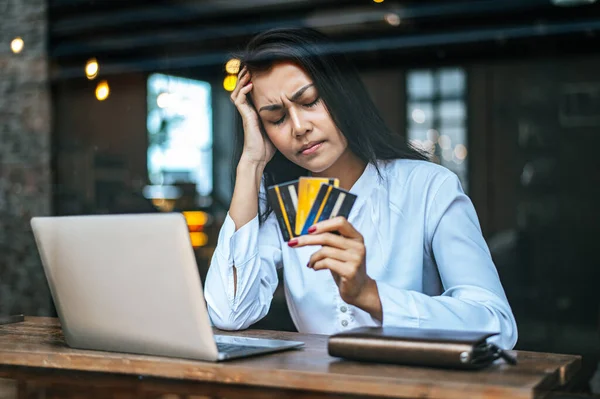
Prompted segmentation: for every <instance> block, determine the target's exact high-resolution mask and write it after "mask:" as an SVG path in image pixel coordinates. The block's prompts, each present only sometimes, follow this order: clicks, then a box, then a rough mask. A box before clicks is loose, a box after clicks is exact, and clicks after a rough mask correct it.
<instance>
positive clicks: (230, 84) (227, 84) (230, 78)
mask: <svg viewBox="0 0 600 399" xmlns="http://www.w3.org/2000/svg"><path fill="white" fill-rule="evenodd" d="M236 84H237V76H236V75H227V77H225V80H224V81H223V88H225V90H227V91H233V89H235V85H236Z"/></svg>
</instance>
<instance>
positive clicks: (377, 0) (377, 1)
mask: <svg viewBox="0 0 600 399" xmlns="http://www.w3.org/2000/svg"><path fill="white" fill-rule="evenodd" d="M373 1H374V2H375V3H383V0H373Z"/></svg>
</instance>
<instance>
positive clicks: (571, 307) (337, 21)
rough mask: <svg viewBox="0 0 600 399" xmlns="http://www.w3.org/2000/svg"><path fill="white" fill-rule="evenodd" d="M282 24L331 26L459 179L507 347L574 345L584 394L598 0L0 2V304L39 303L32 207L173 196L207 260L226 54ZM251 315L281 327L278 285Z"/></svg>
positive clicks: (154, 207)
mask: <svg viewBox="0 0 600 399" xmlns="http://www.w3.org/2000/svg"><path fill="white" fill-rule="evenodd" d="M284 26H310V27H313V28H316V29H319V30H321V31H323V32H325V33H327V34H329V35H331V36H332V37H334V38H335V40H336V41H337V43H338V46H339V47H338V49H339V50H340V51H343V52H344V53H346V54H347V56H348V57H349V58H350V59H352V60H353V61H354V62H355V64H356V65H357V67H358V68H359V69H360V72H361V75H362V78H363V80H364V83H365V84H366V86H367V88H368V89H369V91H370V93H371V95H372V97H373V100H374V101H375V103H376V104H377V105H378V107H379V109H380V110H381V113H382V115H383V117H384V118H385V119H386V121H387V122H388V124H389V125H390V127H391V128H393V129H394V130H396V131H398V132H399V133H401V134H403V135H405V136H406V137H407V139H408V140H411V141H413V142H414V143H416V144H417V145H419V146H421V147H423V148H425V149H427V150H429V151H431V153H432V157H433V160H434V161H435V162H437V163H440V164H442V165H443V166H445V167H447V168H449V169H451V170H453V171H454V172H456V173H457V174H458V175H459V177H460V178H461V181H462V183H463V186H464V188H465V190H466V191H467V193H468V194H469V196H470V197H471V199H472V200H473V203H474V204H475V207H476V210H477V212H478V215H479V219H480V222H481V226H482V229H483V233H484V236H485V238H486V240H487V242H488V244H489V246H490V249H491V251H492V253H493V256H494V260H495V262H496V265H497V267H498V271H499V274H500V277H501V279H502V282H503V285H504V287H505V290H506V292H507V295H508V298H509V300H510V303H511V305H512V307H513V310H514V313H515V316H516V318H517V323H518V325H519V335H520V337H519V342H518V344H517V349H522V350H535V351H546V352H560V353H573V354H582V355H584V365H583V366H584V367H583V373H582V375H581V377H580V381H579V384H580V387H583V389H596V390H600V387H599V386H598V385H600V383H599V382H597V380H596V382H594V381H595V380H594V379H593V378H592V376H593V374H594V372H595V371H596V369H597V365H598V361H599V359H600V345H599V344H600V306H599V302H600V301H599V299H598V292H599V287H598V286H599V284H600V261H599V260H598V255H599V253H600V252H599V250H598V247H597V245H599V244H598V240H599V238H600V205H599V204H600V157H599V156H598V153H599V151H600V37H599V36H600V4H599V3H596V2H595V0H553V1H551V0H502V1H497V0H473V1H468V0H461V1H459V0H456V1H455V0H445V1H432V0H427V1H424V0H421V1H400V0H396V1H394V0H376V1H373V0H353V1H350V0H170V1H163V0H152V1H150V0H121V1H108V0H107V1H102V0H0V314H14V313H25V314H27V315H55V310H54V307H53V303H52V299H51V297H50V294H49V292H48V288H47V285H46V279H45V276H44V273H43V270H42V268H41V263H40V259H39V255H38V253H37V250H36V247H35V244H34V241H33V237H32V233H31V230H30V227H29V220H30V218H31V217H32V216H39V215H76V214H104V213H132V212H170V211H175V212H183V213H184V214H185V216H186V219H187V221H188V226H189V230H190V238H191V242H192V244H193V246H194V248H195V251H196V256H197V261H198V267H199V270H200V274H201V276H202V277H204V276H205V275H206V271H207V268H208V265H209V261H210V257H211V255H212V252H213V250H214V247H215V245H216V239H217V235H218V231H219V228H220V226H221V223H222V221H223V219H224V216H225V213H226V211H227V209H228V205H229V201H230V198H231V194H232V181H231V172H232V170H234V169H232V164H231V159H232V150H233V132H234V108H233V105H232V104H231V103H230V101H229V91H230V90H232V89H233V87H234V86H235V79H236V78H235V74H236V73H237V70H238V66H239V65H238V64H236V61H235V60H232V59H231V58H230V54H231V53H232V52H234V51H236V50H240V49H241V48H243V46H244V44H245V43H246V42H247V40H248V39H249V38H250V37H251V36H252V35H253V34H255V33H257V32H260V31H263V30H265V29H268V28H273V27H284ZM143 250H144V248H140V251H143ZM256 327H260V328H272V329H284V330H292V331H293V330H294V326H293V323H292V322H291V320H290V318H289V314H288V311H287V306H286V303H285V299H284V296H283V291H282V290H281V287H280V289H278V291H277V295H276V296H275V299H274V302H273V305H272V308H271V312H270V314H269V315H268V316H267V318H266V319H264V320H262V321H261V322H259V323H258V324H257V325H256ZM590 381H591V382H590ZM594 384H596V385H594ZM594 386H595V388H594Z"/></svg>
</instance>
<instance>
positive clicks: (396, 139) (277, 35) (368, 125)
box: [234, 28, 428, 223]
mask: <svg viewBox="0 0 600 399" xmlns="http://www.w3.org/2000/svg"><path fill="white" fill-rule="evenodd" d="M237 58H239V59H240V61H241V65H242V66H244V65H245V66H247V67H248V70H249V71H250V73H256V72H264V71H268V70H269V69H270V68H271V67H272V66H273V65H274V64H275V63H277V62H282V61H289V62H293V63H295V64H296V65H298V66H300V67H301V68H303V69H304V70H305V71H306V72H307V73H308V75H309V76H310V77H311V78H312V79H313V83H314V85H315V87H316V88H317V91H318V93H319V95H320V97H321V99H322V101H323V102H324V104H325V106H326V108H327V110H328V111H329V114H330V115H331V117H332V119H333V122H334V123H335V125H336V126H337V127H338V128H339V130H340V131H341V132H342V134H343V135H344V137H345V138H346V139H347V141H348V146H349V147H350V150H351V151H352V152H353V153H354V154H355V155H356V156H358V157H359V158H360V159H361V160H363V161H365V162H367V163H372V164H373V165H374V166H375V167H376V168H377V162H376V161H377V160H384V161H385V160H393V159H418V160H427V159H428V157H427V156H426V155H425V154H424V153H423V152H421V151H419V150H417V149H416V148H414V147H413V146H411V145H410V144H409V143H407V141H406V140H405V138H404V137H403V136H401V135H400V134H398V133H395V132H393V131H391V130H390V129H389V128H388V127H387V125H386V124H385V122H384V121H383V119H382V118H381V116H380V115H379V111H378V110H377V108H376V107H375V104H373V102H372V100H371V97H370V96H369V94H368V92H367V90H366V89H365V87H364V85H363V83H362V81H361V79H360V77H359V75H358V72H357V71H356V69H355V68H354V66H353V65H352V64H351V63H350V62H349V61H348V59H347V58H346V57H345V56H344V54H342V53H341V52H340V51H339V50H337V49H336V46H335V44H334V43H332V42H331V41H330V40H329V38H328V37H327V36H325V35H324V34H322V33H320V32H318V31H316V30H313V29H308V28H292V29H274V30H269V31H266V32H264V33H260V34H258V35H257V36H255V37H254V38H253V39H252V40H251V41H250V42H249V43H248V45H247V46H246V49H245V51H244V52H243V53H242V54H239V55H237ZM237 117H238V123H237V126H238V128H237V129H236V130H237V131H236V146H235V148H236V150H235V155H234V162H235V164H234V170H235V166H236V165H237V163H238V162H239V159H240V157H241V155H242V148H243V140H244V132H243V130H242V122H241V117H240V116H239V113H238V114H237ZM377 172H378V173H379V175H381V173H380V171H379V168H377ZM307 173H308V171H307V170H306V169H303V168H301V167H300V166H298V165H296V164H295V163H293V162H292V161H290V160H288V159H287V158H285V157H284V156H283V155H282V154H281V153H280V152H279V151H277V152H276V153H275V155H274V157H273V159H272V160H271V161H270V162H269V163H268V164H267V165H266V167H265V170H264V174H263V184H264V188H265V193H266V191H267V187H268V186H271V185H273V184H278V183H283V182H285V181H289V180H294V179H297V178H298V177H300V176H306V175H307ZM262 200H264V199H260V200H259V201H262ZM259 208H260V207H259ZM271 211H272V208H271V207H270V205H268V204H267V206H266V208H263V209H262V210H261V209H259V212H260V218H259V219H260V222H261V223H263V222H264V221H265V220H266V219H267V217H268V216H269V214H270V213H271Z"/></svg>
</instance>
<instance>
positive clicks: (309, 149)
mask: <svg viewBox="0 0 600 399" xmlns="http://www.w3.org/2000/svg"><path fill="white" fill-rule="evenodd" d="M322 144H323V141H311V142H310V143H308V144H305V145H303V146H302V147H300V151H298V152H299V153H301V154H304V155H307V154H312V153H313V152H315V151H316V150H317V149H319V147H321V145H322Z"/></svg>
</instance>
